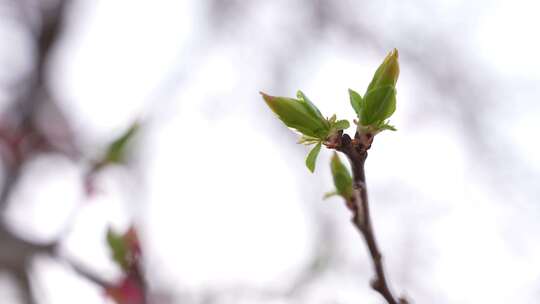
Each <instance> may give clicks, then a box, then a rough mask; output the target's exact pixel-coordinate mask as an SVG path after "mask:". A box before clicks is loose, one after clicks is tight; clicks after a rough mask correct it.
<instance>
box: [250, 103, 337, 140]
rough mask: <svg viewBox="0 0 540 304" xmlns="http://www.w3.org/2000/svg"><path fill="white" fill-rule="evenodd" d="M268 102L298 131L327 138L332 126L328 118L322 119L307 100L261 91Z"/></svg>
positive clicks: (288, 124)
mask: <svg viewBox="0 0 540 304" xmlns="http://www.w3.org/2000/svg"><path fill="white" fill-rule="evenodd" d="M261 95H262V96H263V98H264V100H265V101H266V104H267V105H268V106H269V107H270V109H271V110H272V111H273V112H274V113H275V114H276V115H277V116H278V118H279V119H280V120H281V121H282V122H283V123H284V124H285V125H286V126H288V127H289V128H292V129H295V130H297V131H298V132H300V133H302V134H304V135H306V136H309V137H315V138H319V139H322V140H324V139H326V137H327V136H328V132H329V130H330V128H329V127H328V124H327V122H326V120H324V119H321V118H320V117H319V116H318V114H316V113H315V112H314V110H313V109H311V108H310V107H309V106H307V103H306V102H301V101H300V100H297V99H293V98H287V97H275V96H270V95H266V94H264V93H262V92H261Z"/></svg>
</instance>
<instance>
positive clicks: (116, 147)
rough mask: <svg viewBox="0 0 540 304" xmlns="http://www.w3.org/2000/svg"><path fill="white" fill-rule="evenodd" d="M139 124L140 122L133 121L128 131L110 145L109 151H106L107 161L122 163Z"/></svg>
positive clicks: (105, 160)
mask: <svg viewBox="0 0 540 304" xmlns="http://www.w3.org/2000/svg"><path fill="white" fill-rule="evenodd" d="M139 126H140V125H139V123H138V122H135V123H133V124H132V125H131V127H130V128H129V129H127V130H126V132H124V133H123V134H122V135H120V137H118V138H117V139H116V140H114V141H113V142H112V143H111V144H110V145H109V147H108V148H107V152H106V153H105V158H104V162H105V163H121V162H122V161H124V159H125V156H126V154H127V147H128V144H129V143H130V141H131V139H132V138H133V137H134V136H135V134H136V133H137V131H138V130H139Z"/></svg>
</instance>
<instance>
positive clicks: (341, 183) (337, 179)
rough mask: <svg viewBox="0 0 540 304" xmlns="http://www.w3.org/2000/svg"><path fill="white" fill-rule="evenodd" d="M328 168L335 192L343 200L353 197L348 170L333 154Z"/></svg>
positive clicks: (335, 154)
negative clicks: (330, 171)
mask: <svg viewBox="0 0 540 304" xmlns="http://www.w3.org/2000/svg"><path fill="white" fill-rule="evenodd" d="M330 168H331V170H332V177H333V179H334V186H335V187H336V192H337V193H338V194H339V195H341V196H342V197H343V198H344V199H350V198H351V197H352V195H353V184H352V177H351V174H350V173H349V169H347V167H345V165H344V164H343V163H342V162H341V160H340V159H339V156H338V155H337V153H335V152H334V155H333V156H332V160H331V162H330Z"/></svg>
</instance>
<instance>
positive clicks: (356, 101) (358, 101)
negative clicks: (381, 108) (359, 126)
mask: <svg viewBox="0 0 540 304" xmlns="http://www.w3.org/2000/svg"><path fill="white" fill-rule="evenodd" d="M349 99H350V101H351V106H352V107H353V109H354V111H355V112H356V116H358V117H360V116H361V115H362V106H363V105H362V96H360V94H358V93H357V92H356V91H354V90H352V89H349Z"/></svg>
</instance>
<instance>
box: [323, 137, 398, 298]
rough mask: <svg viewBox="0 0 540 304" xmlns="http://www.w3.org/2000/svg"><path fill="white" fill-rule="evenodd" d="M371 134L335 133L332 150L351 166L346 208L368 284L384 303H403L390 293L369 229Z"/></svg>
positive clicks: (380, 258)
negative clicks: (367, 267) (365, 257)
mask: <svg viewBox="0 0 540 304" xmlns="http://www.w3.org/2000/svg"><path fill="white" fill-rule="evenodd" d="M372 140H373V135H371V134H359V133H356V135H355V138H354V140H353V139H351V138H350V136H349V135H347V134H342V133H339V134H338V135H337V137H336V138H334V139H333V144H334V145H335V149H336V150H338V151H340V152H342V153H343V154H345V155H346V156H347V158H348V159H349V162H350V164H351V169H352V173H353V181H354V188H355V195H354V196H353V198H352V199H351V201H348V202H347V206H348V207H349V209H350V210H351V212H352V213H353V217H352V223H353V225H354V226H355V227H356V228H357V230H358V231H359V232H360V234H361V235H362V237H363V238H364V241H365V242H366V245H367V248H368V251H369V254H370V256H371V260H372V263H373V268H374V271H375V276H374V278H373V279H372V281H371V287H372V288H373V289H374V290H375V291H376V292H378V293H379V294H380V295H381V296H382V297H383V298H384V299H385V300H386V302H388V304H407V303H408V301H407V300H406V299H405V298H397V299H396V297H395V296H394V295H393V294H392V292H391V290H390V287H389V283H388V279H387V278H386V275H385V271H384V265H383V257H382V254H381V251H380V250H379V246H378V245H377V240H376V238H375V232H374V230H373V224H372V221H371V214H370V210H369V201H368V194H367V186H366V174H365V169H364V164H365V161H366V159H367V156H368V153H367V151H368V150H369V148H370V147H371V142H372Z"/></svg>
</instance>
